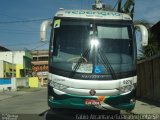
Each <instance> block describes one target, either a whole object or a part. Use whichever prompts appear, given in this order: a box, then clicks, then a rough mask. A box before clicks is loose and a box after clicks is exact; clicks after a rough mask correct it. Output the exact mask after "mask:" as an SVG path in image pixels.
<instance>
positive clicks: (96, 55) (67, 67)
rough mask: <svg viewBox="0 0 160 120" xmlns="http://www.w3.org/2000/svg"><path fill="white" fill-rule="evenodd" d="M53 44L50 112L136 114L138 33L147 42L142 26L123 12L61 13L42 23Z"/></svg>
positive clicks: (87, 11)
mask: <svg viewBox="0 0 160 120" xmlns="http://www.w3.org/2000/svg"><path fill="white" fill-rule="evenodd" d="M48 27H51V35H50V45H49V75H48V105H49V107H50V108H70V109H101V110H132V109H134V106H135V95H136V84H137V74H136V57H137V53H136V51H137V47H136V38H135V30H136V29H138V30H139V31H140V32H141V38H142V45H143V46H146V45H147V44H148V32H147V29H146V28H145V27H144V26H143V25H134V24H133V21H132V18H131V17H130V16H129V15H127V14H124V13H118V12H111V11H104V10H59V11H58V12H57V13H56V14H55V16H54V19H53V21H44V22H43V23H42V25H41V30H40V33H41V40H42V41H45V40H46V34H47V32H46V31H47V29H48Z"/></svg>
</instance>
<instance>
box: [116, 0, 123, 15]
mask: <svg viewBox="0 0 160 120" xmlns="http://www.w3.org/2000/svg"><path fill="white" fill-rule="evenodd" d="M121 6H122V0H118V9H117V11H118V12H122V10H121Z"/></svg>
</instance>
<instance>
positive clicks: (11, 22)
mask: <svg viewBox="0 0 160 120" xmlns="http://www.w3.org/2000/svg"><path fill="white" fill-rule="evenodd" d="M49 19H52V18H41V19H31V20H21V21H7V22H6V21H2V22H0V24H13V23H26V22H37V21H43V20H49Z"/></svg>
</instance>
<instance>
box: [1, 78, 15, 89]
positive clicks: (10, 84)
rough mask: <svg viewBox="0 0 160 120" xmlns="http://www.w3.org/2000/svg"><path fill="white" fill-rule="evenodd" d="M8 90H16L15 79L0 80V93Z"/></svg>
mask: <svg viewBox="0 0 160 120" xmlns="http://www.w3.org/2000/svg"><path fill="white" fill-rule="evenodd" d="M8 88H11V90H12V91H13V90H16V80H15V78H12V79H11V78H0V91H3V90H8Z"/></svg>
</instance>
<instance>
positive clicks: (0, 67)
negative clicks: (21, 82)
mask: <svg viewBox="0 0 160 120" xmlns="http://www.w3.org/2000/svg"><path fill="white" fill-rule="evenodd" d="M3 77H4V67H3V61H2V60H0V78H3Z"/></svg>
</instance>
